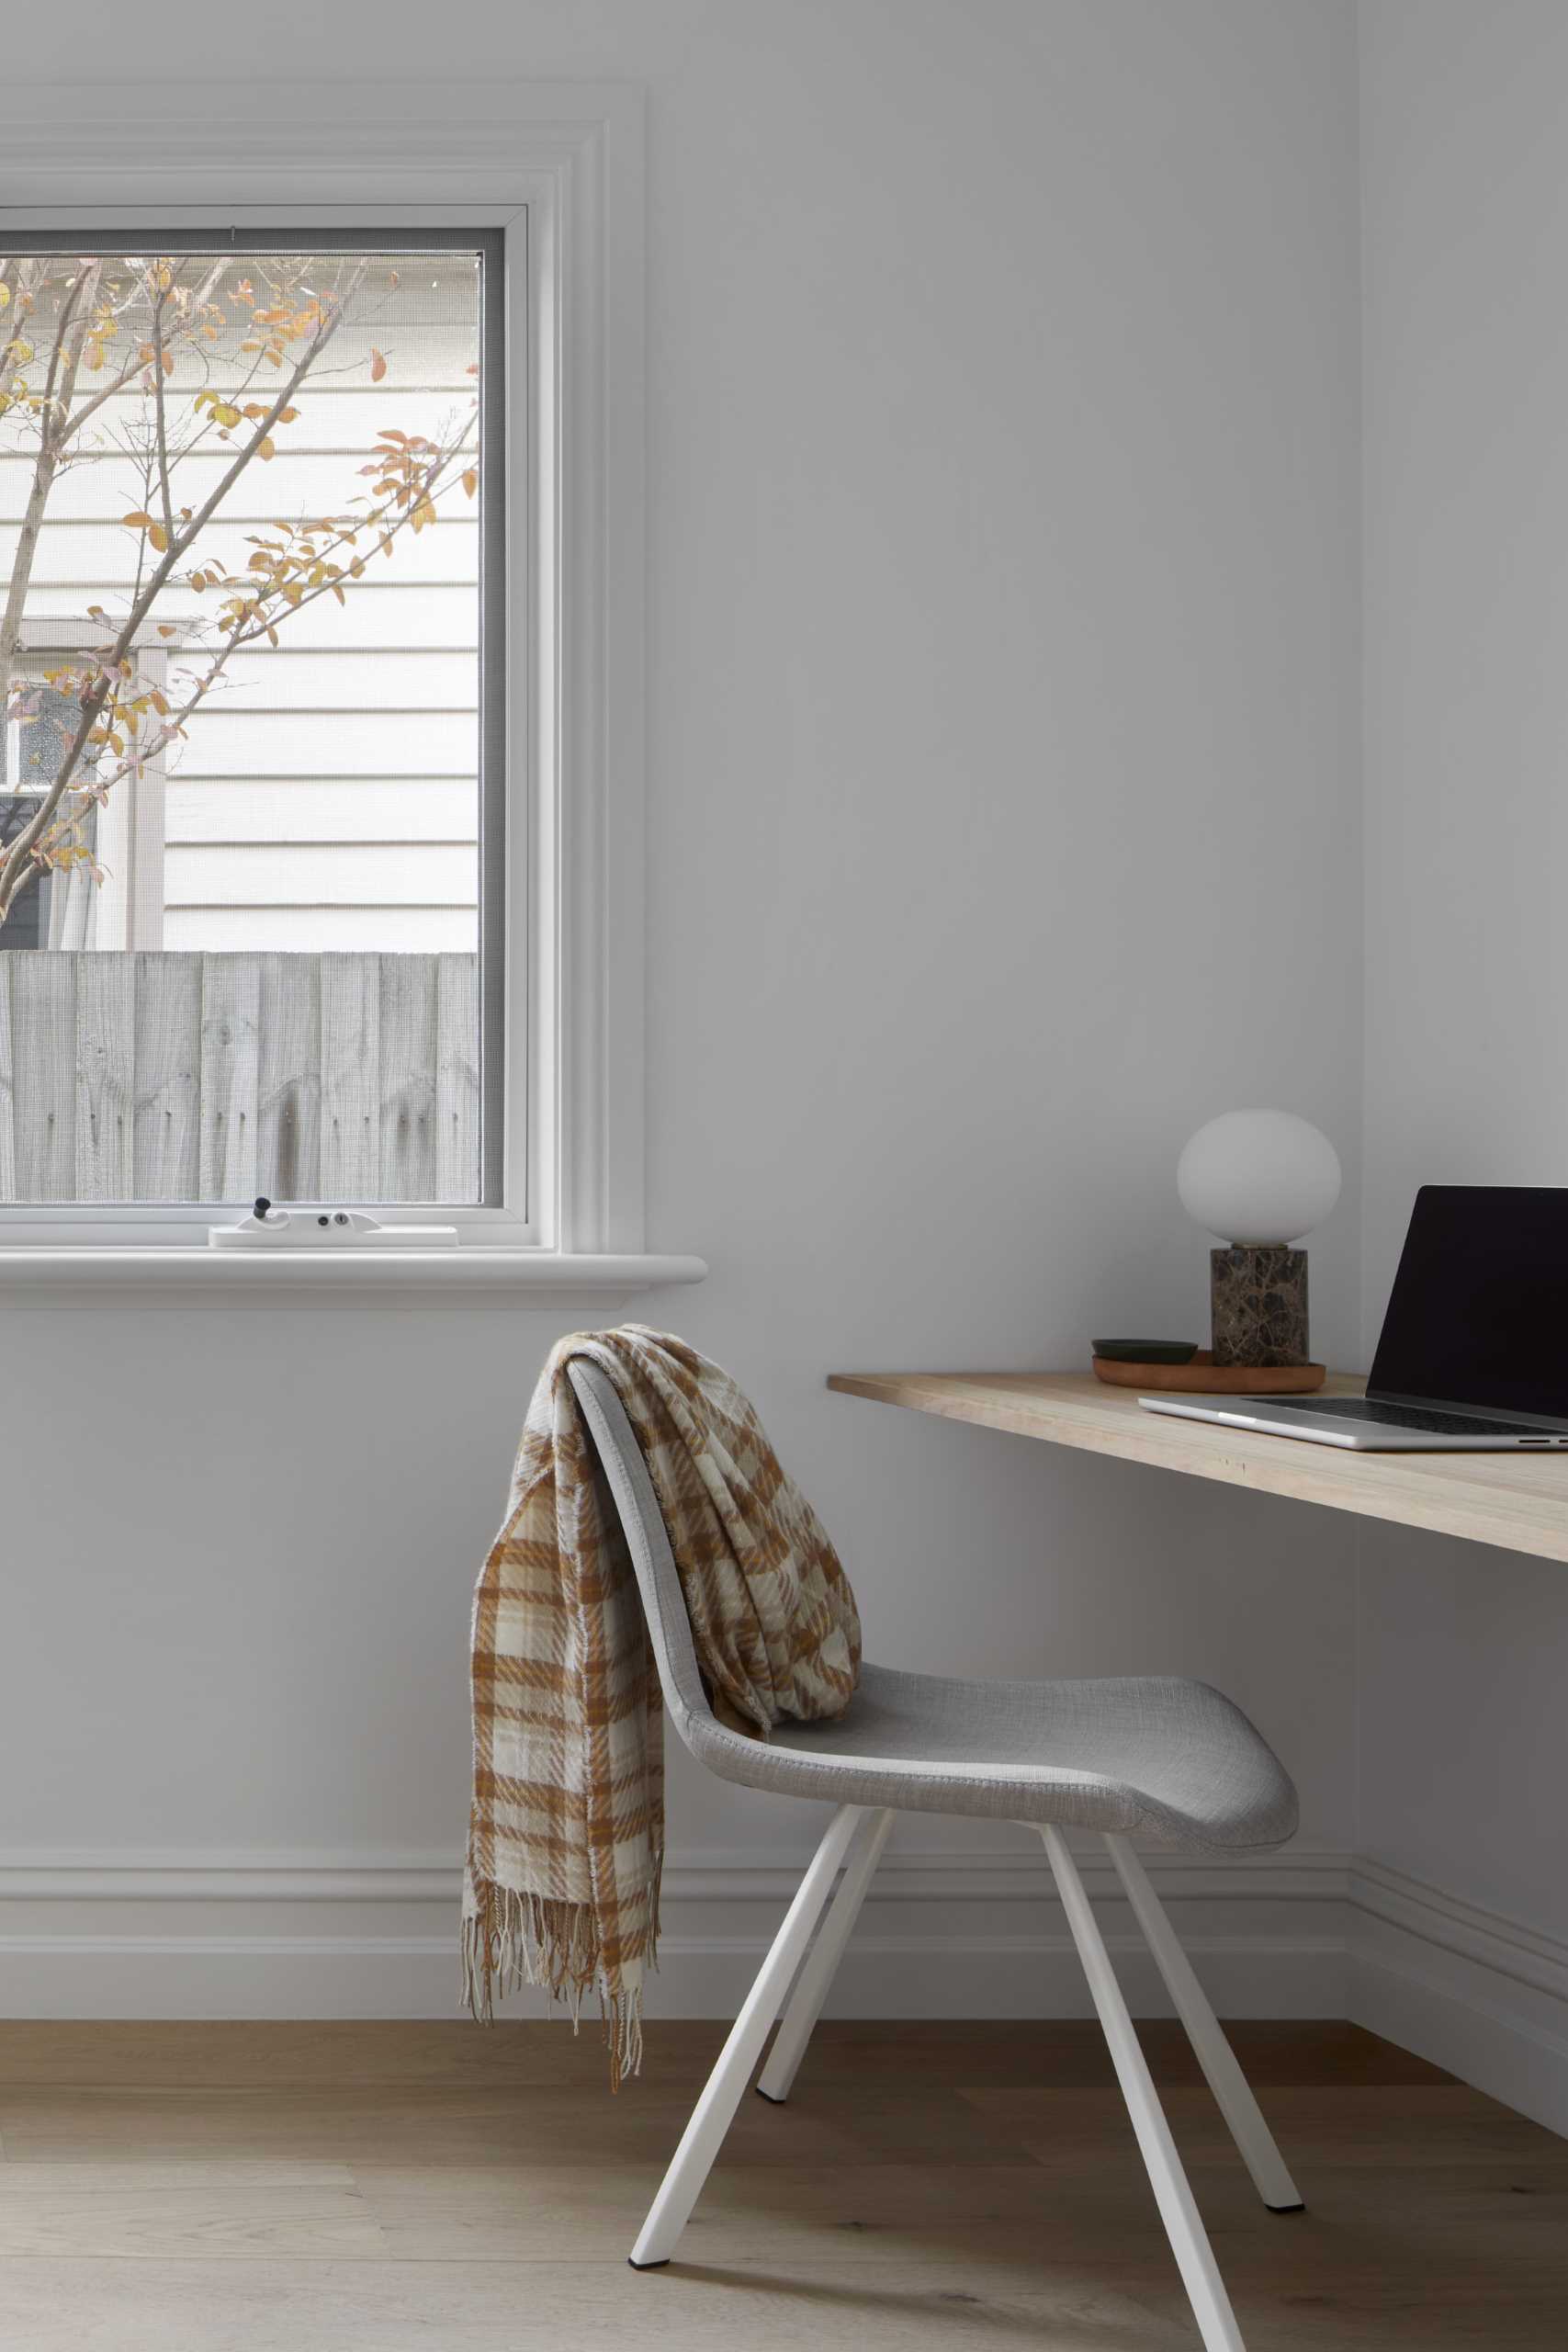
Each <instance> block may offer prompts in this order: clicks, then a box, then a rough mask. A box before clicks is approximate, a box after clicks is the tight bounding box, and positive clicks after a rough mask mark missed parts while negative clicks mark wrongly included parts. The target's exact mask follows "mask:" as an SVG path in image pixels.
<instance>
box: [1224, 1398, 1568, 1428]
mask: <svg viewBox="0 0 1568 2352" xmlns="http://www.w3.org/2000/svg"><path fill="white" fill-rule="evenodd" d="M1247 1402H1248V1403H1249V1404H1251V1405H1260V1406H1264V1407H1266V1408H1268V1410H1269V1412H1270V1413H1281V1412H1282V1413H1311V1414H1313V1415H1314V1416H1315V1415H1317V1414H1319V1413H1326V1414H1329V1415H1330V1416H1331V1417H1332V1418H1334V1419H1337V1420H1346V1421H1376V1422H1378V1423H1379V1424H1380V1425H1381V1426H1382V1428H1384V1429H1393V1430H1431V1431H1432V1433H1433V1435H1434V1436H1437V1437H1546V1436H1549V1435H1550V1434H1551V1432H1550V1431H1548V1430H1542V1429H1540V1428H1538V1427H1537V1425H1536V1424H1535V1423H1534V1422H1533V1421H1488V1420H1483V1419H1481V1418H1480V1416H1479V1415H1477V1414H1474V1413H1444V1412H1434V1411H1429V1410H1428V1409H1427V1408H1426V1407H1425V1406H1423V1405H1374V1404H1372V1403H1371V1402H1370V1401H1369V1400H1368V1399H1367V1398H1366V1397H1324V1399H1323V1400H1322V1402H1321V1403H1318V1402H1317V1401H1315V1400H1314V1402H1313V1403H1311V1404H1305V1403H1292V1404H1288V1405H1287V1404H1286V1403H1285V1401H1284V1399H1283V1398H1282V1397H1248V1399H1247Z"/></svg>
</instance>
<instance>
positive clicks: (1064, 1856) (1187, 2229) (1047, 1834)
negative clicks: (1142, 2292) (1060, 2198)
mask: <svg viewBox="0 0 1568 2352" xmlns="http://www.w3.org/2000/svg"><path fill="white" fill-rule="evenodd" d="M1040 1835H1041V1837H1042V1838H1043V1840H1044V1842H1045V1851H1046V1854H1047V1855H1048V1857H1049V1858H1050V1863H1051V1869H1052V1871H1053V1873H1054V1874H1055V1881H1056V1886H1057V1891H1058V1892H1059V1894H1061V1897H1062V1908H1063V1910H1064V1911H1065V1912H1066V1915H1067V1925H1068V1927H1069V1928H1071V1929H1072V1935H1073V1941H1074V1942H1075V1943H1076V1944H1077V1948H1078V1957H1079V1959H1080V1960H1081V1961H1082V1962H1083V1965H1084V1973H1085V1975H1086V1976H1087V1977H1088V1978H1089V1991H1090V1993H1091V1994H1092V1995H1093V1996H1094V2006H1095V2007H1096V2008H1097V2009H1098V2010H1099V2012H1100V2024H1101V2025H1102V2026H1103V2027H1104V2029H1105V2039H1106V2041H1108V2042H1109V2043H1110V2045H1111V2063H1112V2064H1113V2065H1114V2066H1115V2068H1116V2079H1117V2081H1118V2082H1119V2083H1120V2084H1121V2086H1122V2098H1124V2099H1125V2100H1126V2102H1127V2112H1128V2114H1129V2115H1130V2116H1131V2117H1132V2119H1133V2129H1134V2131H1135V2132H1136V2133H1137V2135H1138V2146H1139V2149H1140V2150H1141V2152H1142V2154H1143V2159H1144V2163H1145V2166H1146V2168H1147V2171H1148V2176H1149V2184H1150V2187H1151V2188H1153V2190H1154V2193H1155V2201H1156V2204H1157V2205H1158V2207H1159V2213H1160V2219H1161V2221H1162V2222H1164V2223H1165V2227H1166V2234H1167V2236H1168V2238H1169V2240H1170V2245H1171V2251H1172V2253H1173V2254H1174V2255H1175V2256H1176V2260H1177V2266H1178V2267H1179V2270H1180V2272H1181V2279H1182V2284H1183V2285H1184V2286H1185V2288H1186V2290H1187V2295H1188V2300H1189V2301H1190V2303H1191V2305H1192V2314H1193V2317H1194V2318H1195V2319H1196V2320H1197V2322H1198V2332H1199V2334H1200V2335H1201V2337H1202V2339H1203V2344H1204V2347H1205V2352H1246V2346H1244V2345H1243V2343H1242V2339H1241V2331H1240V2329H1239V2328H1238V2327H1237V2325H1236V2324H1235V2312H1233V2311H1232V2309H1231V2302H1230V2297H1229V2296H1228V2295H1227V2294H1226V2292H1225V2286H1224V2279H1223V2278H1221V2277H1220V2273H1219V2267H1218V2265H1217V2264H1216V2263H1215V2260H1214V2255H1213V2247H1212V2246H1211V2245H1210V2244H1209V2239H1208V2233H1207V2232H1206V2231H1205V2230H1204V2227H1203V2224H1202V2222H1201V2218H1200V2216H1199V2212H1198V2208H1197V2205H1196V2204H1195V2202H1194V2201H1193V2197H1192V2191H1191V2188H1190V2187H1189V2185H1188V2180H1187V2175H1186V2174H1185V2173H1184V2172H1183V2170H1182V2168H1181V2159H1180V2157H1179V2155H1178V2154H1177V2153H1176V2143H1175V2141H1174V2140H1173V2139H1172V2138H1171V2136H1170V2126H1169V2124H1168V2122H1167V2121H1166V2120H1165V2110H1164V2109H1163V2108H1162V2107H1161V2106H1160V2103H1159V2098H1158V2096H1157V2094H1156V2090H1155V2086H1154V2083H1153V2081H1152V2079H1151V2077H1150V2075H1149V2070H1148V2064H1147V2062H1146V2061H1145V2057H1144V2053H1143V2050H1142V2048H1141V2047H1140V2045H1139V2041H1138V2037H1137V2035H1136V2033H1135V2032H1134V2030H1133V2020H1132V2018H1130V2017H1129V2016H1128V2014H1127V2004H1126V2002H1125V2001H1124V2000H1123V1999H1122V1987H1121V1986H1120V1985H1118V1983H1117V1982H1116V1975H1115V1972H1114V1970H1113V1969H1112V1968H1111V1957H1110V1954H1109V1953H1108V1952H1107V1951H1106V1949H1105V1944H1104V1940H1103V1939H1102V1937H1101V1935H1100V1929H1099V1928H1098V1927H1097V1926H1096V1924H1095V1917H1094V1913H1093V1911H1092V1910H1091V1909H1090V1907H1089V1897H1088V1895H1087V1894H1085V1893H1084V1890H1083V1881H1082V1879H1080V1878H1079V1876H1078V1872H1077V1863H1076V1862H1075V1861H1074V1860H1073V1858H1072V1855H1071V1854H1070V1853H1069V1852H1068V1850H1067V1845H1066V1839H1065V1838H1063V1836H1062V1833H1061V1831H1060V1830H1059V1829H1058V1828H1056V1827H1055V1824H1051V1823H1048V1824H1046V1825H1045V1826H1043V1828H1041V1830H1040Z"/></svg>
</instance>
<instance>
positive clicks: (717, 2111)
mask: <svg viewBox="0 0 1568 2352" xmlns="http://www.w3.org/2000/svg"><path fill="white" fill-rule="evenodd" d="M863 1810H864V1808H863V1806H861V1805H853V1804H846V1805H840V1808H839V1810H838V1812H837V1813H836V1814H835V1815H833V1818H832V1820H831V1821H830V1822H829V1825H828V1829H827V1833H826V1835H825V1836H824V1838H823V1839H822V1843H821V1844H820V1846H818V1849H817V1851H816V1853H815V1854H814V1855H813V1857H812V1860H811V1862H810V1865H809V1867H808V1869H807V1873H806V1876H805V1877H804V1878H803V1879H802V1880H801V1882H800V1884H799V1887H798V1888H797V1889H796V1891H795V1901H794V1902H793V1903H792V1904H791V1905H790V1906H789V1909H788V1910H787V1911H786V1912H785V1913H784V1925H783V1927H782V1928H780V1929H779V1931H778V1934H777V1935H776V1936H775V1937H774V1939H773V1948H772V1950H771V1951H769V1953H768V1956H767V1958H766V1960H765V1961H764V1962H762V1965H761V1968H760V1969H759V1970H758V1972H757V1980H756V1983H755V1984H754V1985H752V1987H751V1990H750V1992H749V1993H748V1994H747V1996H746V1999H745V2002H744V2004H743V2006H742V2007H741V2011H740V2014H739V2017H738V2018H736V2020H735V2023H734V2025H733V2026H732V2027H731V2028H730V2031H729V2039H728V2041H727V2042H726V2043H725V2045H724V2048H723V2050H722V2051H721V2052H719V2058H718V2064H717V2065H716V2067H715V2068H714V2070H713V2072H712V2074H711V2075H709V2076H708V2078H707V2081H706V2082H705V2084H704V2085H703V2088H702V2094H701V2096H700V2098H698V2100H697V2103H696V2105H695V2107H694V2109H692V2120H691V2121H690V2122H689V2123H688V2124H687V2126H686V2129H685V2131H683V2133H682V2137H681V2144H680V2146H679V2147H678V2148H677V2149H676V2151H675V2154H674V2155H673V2156H672V2157H671V2163H670V2169H669V2171H668V2172H667V2173H666V2174H665V2176H664V2178H663V2179H662V2180H661V2181H660V2185H659V2194H658V2196H657V2197H656V2198H655V2199H654V2200H653V2202H652V2204H651V2205H650V2206H649V2209H648V2219H647V2221H646V2222H644V2223H643V2225H642V2229H641V2232H640V2233H639V2234H638V2237H637V2244H636V2245H634V2246H633V2248H632V2250H631V2256H630V2260H631V2265H632V2267H633V2269H634V2270H652V2269H656V2268H657V2267H658V2266H659V2265H660V2263H661V2262H668V2261H669V2259H670V2257H671V2255H672V2254H673V2253H674V2251H675V2247H676V2245H677V2243H678V2242H679V2239H680V2235H681V2233H682V2230H683V2229H684V2228H685V2226H686V2223H687V2221H688V2220H689V2219H690V2216H691V2211H692V2208H693V2206H694V2204H695V2203H696V2201H697V2199H698V2198H699V2197H700V2196H701V2194H702V2189H703V2183H704V2181H705V2180H706V2178H707V2177H708V2174H709V2172H710V2171H711V2170H712V2168H713V2160H714V2158H715V2157H716V2155H717V2154H718V2152H719V2149H720V2147H721V2146H722V2144H723V2142H724V2135H725V2133H726V2132H727V2131H728V2129H729V2127H730V2125H731V2123H732V2122H733V2121H734V2120H735V2110H736V2109H737V2108H738V2107H739V2104H740V2094H741V2092H742V2091H743V2090H744V2089H745V2087H746V2085H747V2083H748V2082H749V2081H750V2075H751V2069H752V2067H753V2066H754V2065H755V2064H756V2063H757V2055H758V2052H760V2051H761V2047H762V2044H763V2042H764V2041H765V2040H766V2039H767V2032H768V2028H769V2027H770V2026H771V2025H772V2024H773V2019H774V2018H776V2017H777V2015H778V2013H779V2004H780V2002H781V2001H782V2000H783V1999H784V1993H785V1991H786V1989H787V1987H788V1985H789V1982H790V1979H791V1977H792V1976H793V1975H794V1974H795V1970H796V1968H797V1967H798V1966H799V1965H800V1958H801V1954H802V1953H803V1952H804V1951H805V1950H806V1947H807V1943H808V1942H809V1941H810V1938H811V1930H812V1928H814V1927H815V1926H816V1924H817V1920H818V1915H819V1913H820V1912H821V1909H822V1906H823V1905H824V1904H825V1903H826V1902H827V1900H828V1896H829V1892H830V1891H831V1888H832V1884H833V1881H834V1879H835V1877H836V1876H837V1874H838V1869H839V1864H840V1862H841V1861H842V1860H843V1858H844V1853H845V1850H846V1849H847V1848H848V1846H849V1842H850V1839H851V1838H852V1837H853V1835H854V1832H855V1826H856V1824H857V1822H858V1821H859V1820H860V1818H861V1815H862V1813H863Z"/></svg>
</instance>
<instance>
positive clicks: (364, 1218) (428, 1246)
mask: <svg viewBox="0 0 1568 2352" xmlns="http://www.w3.org/2000/svg"><path fill="white" fill-rule="evenodd" d="M207 1240H208V1246H209V1249H213V1250H455V1249H456V1248H457V1227H456V1226H455V1225H382V1224H381V1223H380V1221H379V1220H378V1218H376V1217H373V1216H368V1215H367V1213H366V1211H365V1210H364V1209H275V1208H274V1207H273V1205H272V1203H271V1202H270V1201H269V1200H268V1199H267V1198H266V1196H265V1193H263V1194H262V1195H261V1196H260V1197H259V1198H258V1200H257V1202H256V1204H255V1206H254V1209H253V1210H252V1211H251V1214H250V1216H245V1217H242V1218H241V1219H240V1222H239V1224H238V1225H213V1226H209V1227H208V1231H207Z"/></svg>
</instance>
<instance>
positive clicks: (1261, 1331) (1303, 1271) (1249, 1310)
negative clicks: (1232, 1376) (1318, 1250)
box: [1209, 1247, 1312, 1364]
mask: <svg viewBox="0 0 1568 2352" xmlns="http://www.w3.org/2000/svg"><path fill="white" fill-rule="evenodd" d="M1209 1268H1210V1277H1209V1282H1210V1296H1211V1299H1212V1303H1213V1328H1214V1351H1213V1352H1214V1362H1215V1363H1216V1364H1295V1363H1308V1362H1309V1361H1310V1359H1311V1354H1312V1351H1311V1348H1310V1347H1309V1345H1308V1343H1307V1253H1306V1251H1305V1250H1273V1249H1270V1250H1242V1249H1238V1248H1235V1247H1233V1248H1231V1249H1229V1250H1211V1251H1210V1253H1209Z"/></svg>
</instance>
